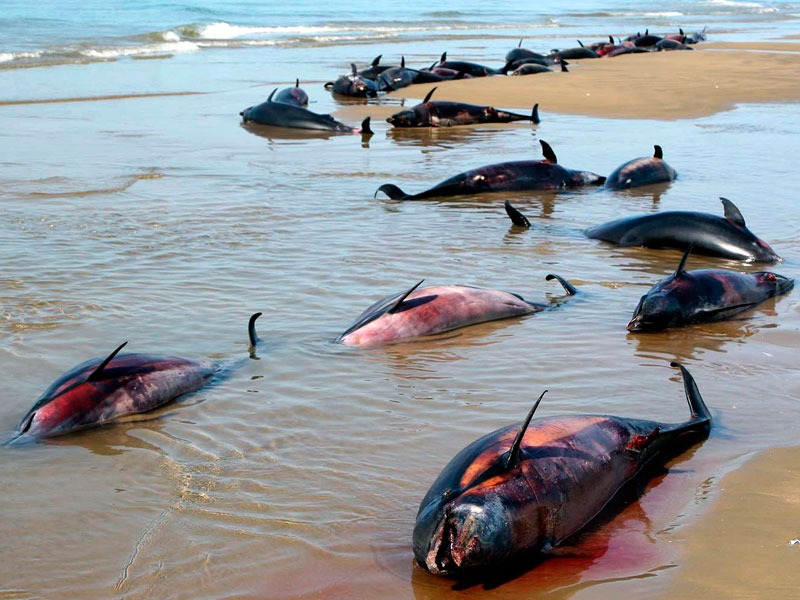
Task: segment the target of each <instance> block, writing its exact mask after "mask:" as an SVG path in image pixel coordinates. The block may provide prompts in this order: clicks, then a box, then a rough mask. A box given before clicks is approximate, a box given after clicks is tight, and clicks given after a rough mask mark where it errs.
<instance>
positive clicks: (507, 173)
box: [375, 140, 606, 200]
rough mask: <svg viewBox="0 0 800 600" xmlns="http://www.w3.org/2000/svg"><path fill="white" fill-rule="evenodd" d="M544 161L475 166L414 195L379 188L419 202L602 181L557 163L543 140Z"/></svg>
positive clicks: (391, 187) (397, 197)
mask: <svg viewBox="0 0 800 600" xmlns="http://www.w3.org/2000/svg"><path fill="white" fill-rule="evenodd" d="M539 143H540V144H541V145H542V152H543V154H544V160H518V161H510V162H503V163H497V164H493V165H487V166H484V167H478V168H477V169H472V170H470V171H465V172H464V173H459V174H458V175H453V176H452V177H450V178H449V179H445V180H444V181H442V182H441V183H438V184H437V185H435V186H433V187H432V188H430V189H428V190H425V191H424V192H420V193H418V194H406V193H405V192H404V191H403V190H401V189H400V188H399V187H397V186H396V185H394V184H393V183H385V184H384V185H382V186H380V187H379V188H378V189H377V190H376V192H375V195H376V196H377V195H378V192H383V193H384V194H386V195H387V196H388V197H389V198H391V199H392V200H423V199H426V198H437V197H443V196H462V195H467V194H482V193H486V192H515V191H517V192H518V191H525V190H561V189H568V188H576V187H580V186H585V185H602V184H603V182H605V180H606V178H605V177H603V176H601V175H598V174H597V173H592V172H590V171H576V170H573V169H567V168H565V167H562V166H561V165H559V164H558V158H556V153H555V152H553V149H552V148H551V147H550V145H549V144H548V143H547V142H545V141H544V140H539Z"/></svg>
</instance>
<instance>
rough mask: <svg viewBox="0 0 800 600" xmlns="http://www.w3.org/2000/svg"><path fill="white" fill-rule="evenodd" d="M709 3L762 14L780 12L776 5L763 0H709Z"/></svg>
mask: <svg viewBox="0 0 800 600" xmlns="http://www.w3.org/2000/svg"><path fill="white" fill-rule="evenodd" d="M708 4H710V5H712V6H725V7H728V8H741V9H749V10H747V11H746V12H755V13H761V14H763V13H775V12H779V9H778V8H775V7H774V6H768V5H766V4H763V3H761V2H749V1H747V0H708Z"/></svg>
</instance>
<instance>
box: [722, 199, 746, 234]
mask: <svg viewBox="0 0 800 600" xmlns="http://www.w3.org/2000/svg"><path fill="white" fill-rule="evenodd" d="M719 199H720V200H722V206H723V207H724V208H725V218H726V219H728V221H730V222H731V223H733V224H734V225H738V226H739V227H745V226H746V225H745V224H744V217H743V216H742V213H740V212H739V209H738V208H736V205H735V204H734V203H733V202H731V201H730V200H728V199H727V198H723V197H722V196H720V197H719Z"/></svg>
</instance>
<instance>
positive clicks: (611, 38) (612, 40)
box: [608, 35, 614, 46]
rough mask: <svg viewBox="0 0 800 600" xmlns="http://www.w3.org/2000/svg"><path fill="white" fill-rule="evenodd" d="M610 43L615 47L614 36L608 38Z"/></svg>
mask: <svg viewBox="0 0 800 600" xmlns="http://www.w3.org/2000/svg"><path fill="white" fill-rule="evenodd" d="M608 43H609V44H611V45H612V46H613V45H614V36H613V35H610V36H608Z"/></svg>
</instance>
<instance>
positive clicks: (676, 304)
mask: <svg viewBox="0 0 800 600" xmlns="http://www.w3.org/2000/svg"><path fill="white" fill-rule="evenodd" d="M691 251H692V248H691V247H689V249H688V250H686V253H685V254H684V255H683V259H681V262H680V264H679V265H678V268H677V269H676V270H675V273H674V274H673V275H670V276H669V277H667V278H665V279H662V280H661V281H659V282H658V283H657V284H655V285H654V286H653V287H652V289H651V290H650V291H649V292H647V293H646V294H645V295H644V296H642V299H641V300H639V304H638V306H637V307H636V310H635V311H634V313H633V318H632V319H631V321H630V323H628V331H659V330H661V329H666V328H667V327H678V326H680V325H687V324H689V323H701V322H707V321H721V320H723V319H729V318H731V317H732V316H734V315H737V314H739V313H740V312H743V311H745V310H748V309H750V308H753V307H755V306H757V305H759V304H761V303H762V302H764V301H765V300H767V299H768V298H772V297H773V296H778V295H779V294H785V293H786V292H788V291H789V290H791V289H792V288H793V287H794V280H793V279H789V278H788V277H784V276H783V275H778V274H777V273H771V272H769V271H759V272H757V273H739V272H737V271H730V270H728V269H701V270H698V271H686V270H685V267H686V260H687V259H688V258H689V254H690V253H691Z"/></svg>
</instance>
